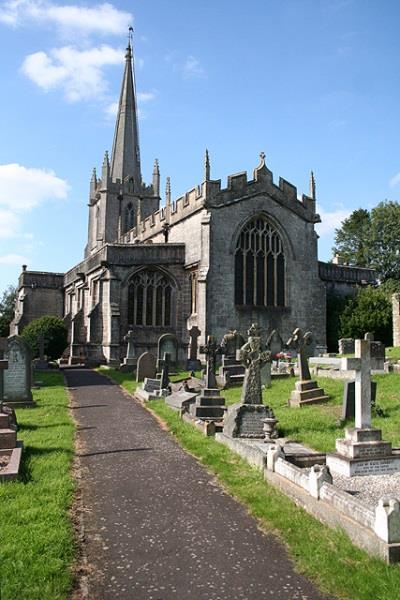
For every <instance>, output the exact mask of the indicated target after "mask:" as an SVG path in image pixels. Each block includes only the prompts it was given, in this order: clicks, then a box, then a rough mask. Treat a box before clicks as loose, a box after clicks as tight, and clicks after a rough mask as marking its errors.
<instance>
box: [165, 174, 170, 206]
mask: <svg viewBox="0 0 400 600" xmlns="http://www.w3.org/2000/svg"><path fill="white" fill-rule="evenodd" d="M170 204H171V178H170V177H167V183H166V185H165V205H166V206H170Z"/></svg>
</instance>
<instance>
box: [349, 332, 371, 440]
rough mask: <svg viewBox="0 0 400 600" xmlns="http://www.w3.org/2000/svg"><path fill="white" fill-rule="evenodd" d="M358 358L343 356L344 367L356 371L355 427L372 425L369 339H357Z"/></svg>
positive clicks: (360, 427) (363, 427)
mask: <svg viewBox="0 0 400 600" xmlns="http://www.w3.org/2000/svg"><path fill="white" fill-rule="evenodd" d="M355 354H356V358H342V369H344V370H345V371H353V370H354V371H355V372H356V383H355V413H356V417H355V427H356V429H369V428H370V427H371V400H372V398H371V345H370V342H369V341H368V340H355Z"/></svg>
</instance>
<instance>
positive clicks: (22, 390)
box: [3, 335, 33, 406]
mask: <svg viewBox="0 0 400 600" xmlns="http://www.w3.org/2000/svg"><path fill="white" fill-rule="evenodd" d="M4 358H5V359H6V360H8V369H7V371H5V374H4V390H3V393H4V400H5V402H7V403H10V404H11V403H15V404H19V405H22V406H23V405H28V406H29V405H32V404H33V401H32V392H31V374H32V369H31V363H32V359H31V352H30V349H29V346H28V345H27V344H26V343H25V342H24V340H23V339H22V338H20V337H18V336H16V335H15V336H12V337H9V338H8V343H7V350H6V351H5V353H4Z"/></svg>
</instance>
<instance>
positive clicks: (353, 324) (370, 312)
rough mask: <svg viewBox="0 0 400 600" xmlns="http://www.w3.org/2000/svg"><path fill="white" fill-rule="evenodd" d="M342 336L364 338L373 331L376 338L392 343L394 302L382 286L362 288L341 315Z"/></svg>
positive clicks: (388, 344)
mask: <svg viewBox="0 0 400 600" xmlns="http://www.w3.org/2000/svg"><path fill="white" fill-rule="evenodd" d="M340 330H341V336H342V337H352V338H358V339H362V338H363V337H364V334H365V333H366V332H367V331H371V332H372V333H373V334H374V336H375V339H376V340H379V341H380V342H383V343H384V344H386V345H387V346H391V345H392V304H391V301H390V296H389V295H388V293H387V291H386V290H385V289H384V288H382V287H379V288H372V287H367V288H361V289H360V290H359V291H358V293H357V295H356V296H355V297H354V298H352V299H351V300H349V302H348V303H347V304H346V307H345V309H344V311H343V313H342V314H341V316H340Z"/></svg>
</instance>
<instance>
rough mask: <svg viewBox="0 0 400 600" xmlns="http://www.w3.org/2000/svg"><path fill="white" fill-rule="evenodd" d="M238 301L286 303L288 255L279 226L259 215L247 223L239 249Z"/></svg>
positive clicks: (249, 304)
mask: <svg viewBox="0 0 400 600" xmlns="http://www.w3.org/2000/svg"><path fill="white" fill-rule="evenodd" d="M235 303H236V304H237V305H241V306H265V307H267V306H284V305H285V255H284V252H283V244H282V240H281V237H280V235H279V233H278V232H277V230H276V229H275V228H274V227H273V226H272V225H271V223H269V222H268V221H267V219H266V218H265V217H264V216H262V215H259V216H257V217H255V218H254V219H252V220H251V221H249V222H248V223H246V225H245V226H244V227H243V229H242V231H241V233H240V235H239V238H238V240H237V244H236V249H235Z"/></svg>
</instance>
